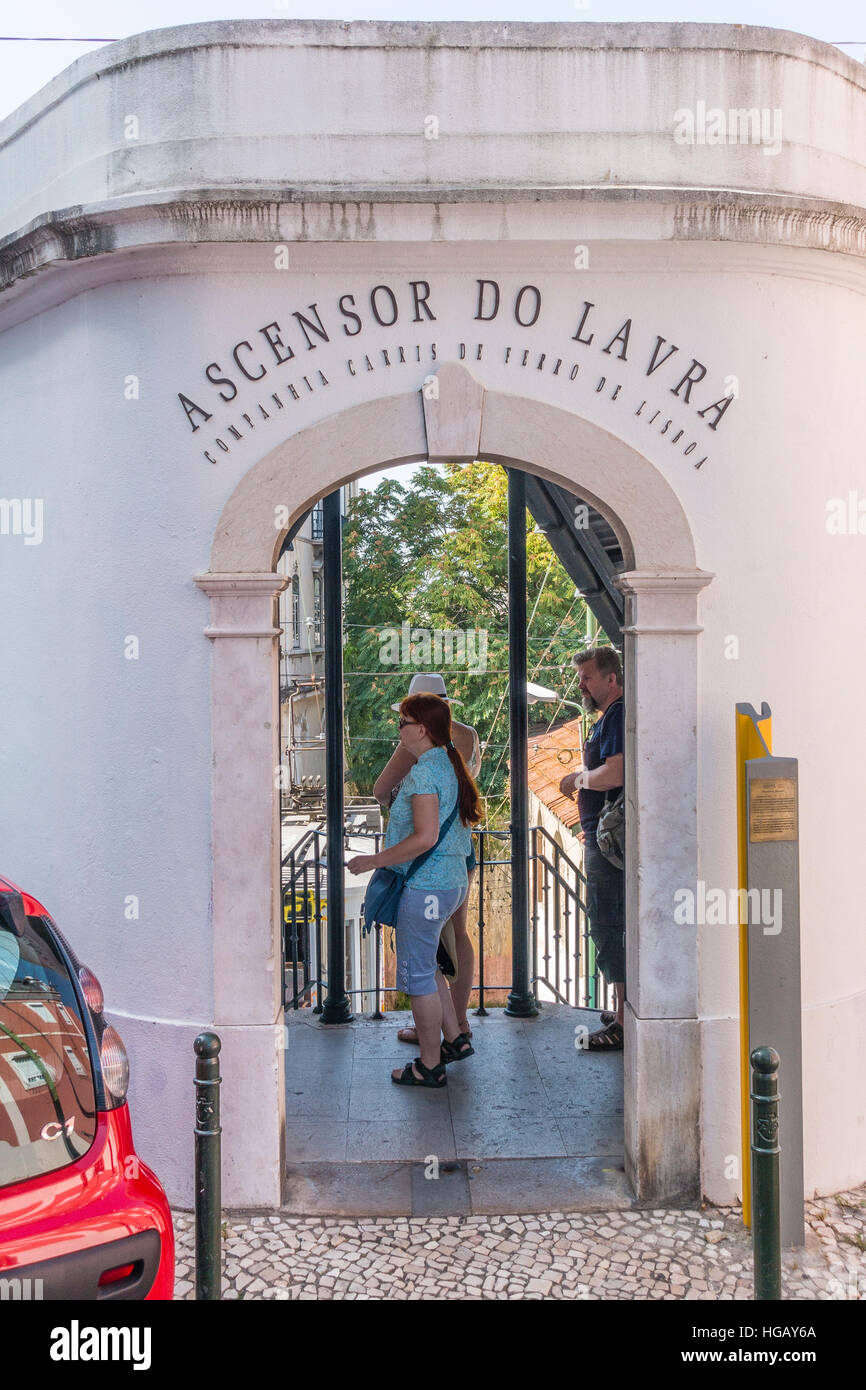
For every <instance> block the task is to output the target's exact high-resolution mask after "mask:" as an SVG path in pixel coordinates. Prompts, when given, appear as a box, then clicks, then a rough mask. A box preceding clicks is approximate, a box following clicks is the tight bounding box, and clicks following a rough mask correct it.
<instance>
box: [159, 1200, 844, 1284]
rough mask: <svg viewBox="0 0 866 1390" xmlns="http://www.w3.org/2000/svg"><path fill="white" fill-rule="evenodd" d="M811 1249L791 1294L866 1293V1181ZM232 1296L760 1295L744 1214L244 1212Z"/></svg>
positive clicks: (789, 1263) (179, 1233) (187, 1241)
mask: <svg viewBox="0 0 866 1390" xmlns="http://www.w3.org/2000/svg"><path fill="white" fill-rule="evenodd" d="M806 1211H807V1224H808V1233H807V1244H806V1248H805V1250H802V1251H791V1252H786V1253H785V1254H784V1255H783V1266H784V1270H783V1297H784V1298H785V1299H794V1300H804V1299H810V1300H814V1299H820V1300H825V1299H851V1300H853V1299H862V1298H866V1253H864V1252H866V1186H864V1187H861V1188H859V1189H858V1190H856V1191H851V1192H845V1193H841V1194H839V1195H838V1196H836V1197H824V1198H820V1199H818V1200H816V1201H811V1202H808V1203H807V1205H806ZM223 1230H224V1266H223V1268H224V1282H223V1297H224V1298H225V1299H241V1298H243V1299H334V1298H347V1299H356V1298H359V1299H386V1298H396V1299H410V1300H411V1299H452V1298H460V1299H467V1298H469V1299H488V1298H492V1299H515V1298H519V1299H525V1298H530V1299H543V1298H562V1299H685V1300H706V1301H716V1300H733V1299H743V1300H747V1299H751V1297H752V1262H751V1241H750V1237H749V1234H748V1233H747V1232H746V1231H745V1230H744V1228H743V1225H742V1219H741V1214H740V1212H739V1210H735V1209H732V1208H724V1209H722V1208H718V1207H705V1208H702V1209H701V1210H695V1211H664V1210H662V1211H613V1212H578V1213H574V1212H572V1213H570V1214H565V1213H562V1212H556V1211H554V1212H549V1213H547V1214H545V1215H533V1216H519V1215H515V1216H486V1217H482V1216H450V1217H423V1218H422V1217H408V1218H396V1219H394V1218H385V1217H379V1218H377V1219H356V1220H346V1219H345V1218H342V1217H340V1218H334V1219H321V1218H310V1217H297V1216H287V1215H285V1214H283V1213H280V1214H275V1215H270V1216H264V1215H253V1216H243V1215H236V1216H231V1217H229V1218H227V1219H226V1221H225V1223H224V1228H223ZM175 1235H176V1239H177V1288H176V1297H177V1298H178V1299H191V1298H193V1297H194V1286H193V1251H194V1226H193V1219H192V1217H191V1216H190V1215H189V1214H188V1213H184V1212H176V1213H175Z"/></svg>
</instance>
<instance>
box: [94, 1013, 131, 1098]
mask: <svg viewBox="0 0 866 1390" xmlns="http://www.w3.org/2000/svg"><path fill="white" fill-rule="evenodd" d="M99 1061H100V1065H101V1067H102V1076H103V1080H104V1081H105V1085H106V1087H107V1089H108V1090H109V1091H110V1092H111V1094H112V1096H113V1097H114V1099H115V1100H116V1101H121V1100H123V1099H124V1097H125V1096H126V1092H127V1090H128V1089H129V1058H128V1057H127V1055H126V1048H125V1047H124V1046H123V1042H122V1041H121V1037H120V1034H119V1033H118V1031H117V1029H116V1028H112V1026H111V1024H110V1023H109V1025H108V1027H107V1028H106V1029H105V1031H104V1033H103V1034H102V1041H101V1043H100V1046H99Z"/></svg>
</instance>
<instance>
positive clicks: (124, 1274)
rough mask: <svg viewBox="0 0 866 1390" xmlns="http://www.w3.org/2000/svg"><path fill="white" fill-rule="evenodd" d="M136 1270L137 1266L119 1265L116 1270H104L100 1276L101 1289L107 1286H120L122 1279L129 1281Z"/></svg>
mask: <svg viewBox="0 0 866 1390" xmlns="http://www.w3.org/2000/svg"><path fill="white" fill-rule="evenodd" d="M134 1269H135V1265H134V1264H131V1265H117V1266H116V1267H115V1268H114V1269H106V1270H103V1272H102V1274H100V1276H99V1287H100V1288H101V1289H104V1288H105V1285H106V1284H119V1283H120V1281H121V1279H128V1278H129V1276H130V1275H131V1274H132V1272H133V1270H134Z"/></svg>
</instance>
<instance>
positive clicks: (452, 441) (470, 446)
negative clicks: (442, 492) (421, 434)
mask: <svg viewBox="0 0 866 1390" xmlns="http://www.w3.org/2000/svg"><path fill="white" fill-rule="evenodd" d="M421 399H422V400H423V402H424V428H425V430H426V432H427V457H428V459H429V461H430V463H445V462H448V461H450V460H453V461H454V462H457V463H471V462H472V461H473V459H476V458H477V457H478V449H479V445H480V441H481V413H482V409H483V406H484V387H483V386H482V384H481V382H480V381H478V380H477V378H476V377H474V376H473V375H472V373H471V372H470V370H469V368H468V367H464V366H461V364H460V363H459V362H443V363H442V366H441V367H440V368H439V370H438V372H437V373H436V374H435V376H432V377H429V378H428V379H427V380H426V381H425V383H424V385H423V386H422V388H421Z"/></svg>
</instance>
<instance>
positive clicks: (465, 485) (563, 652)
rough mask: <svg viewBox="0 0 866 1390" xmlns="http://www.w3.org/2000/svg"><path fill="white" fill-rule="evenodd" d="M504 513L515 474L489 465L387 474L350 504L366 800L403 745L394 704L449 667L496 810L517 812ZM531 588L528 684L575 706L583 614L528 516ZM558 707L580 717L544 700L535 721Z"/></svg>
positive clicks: (354, 667) (354, 725) (349, 682)
mask: <svg viewBox="0 0 866 1390" xmlns="http://www.w3.org/2000/svg"><path fill="white" fill-rule="evenodd" d="M507 517H508V480H507V475H506V472H505V470H504V469H503V468H501V467H499V466H498V465H495V464H488V463H472V464H469V465H460V464H446V465H444V466H443V467H431V466H426V467H422V468H419V469H418V470H417V472H416V473H415V474H414V475H413V477H412V479H411V481H410V483H409V484H408V485H407V486H401V485H400V484H399V483H397V482H396V481H394V480H392V479H388V478H386V479H384V480H383V481H382V482H381V483H380V484H379V486H378V487H377V488H376V489H375V491H371V492H362V493H361V494H360V496H358V497H357V498H355V499H354V501H353V503H352V506H351V510H350V513H349V516H348V518H347V520H346V523H345V529H344V533H343V546H344V550H343V576H344V580H345V585H346V604H345V623H346V637H345V647H344V669H345V674H346V702H345V709H346V722H347V742H346V755H347V763H348V777H349V779H350V781H351V782H352V783H353V784H354V786H355V789H356V790H357V791H358V792H362V793H369V792H370V791H372V787H373V783H374V781H375V780H376V777H377V775H378V773H379V771H380V770H381V768H382V767H383V766H384V764H385V763H386V762H387V760H388V758H389V757H390V755H391V752H392V751H393V748H394V746H395V743H396V741H397V715H396V714H395V713H394V712H393V711H392V710H391V708H390V706H391V704H392V703H393V702H395V701H397V700H400V699H401V698H402V697H403V696H404V695H405V694H406V693H407V690H408V686H409V681H410V679H411V677H412V675H413V674H414V673H415V672H416V671H439V672H441V674H442V675H443V676H444V678H445V681H446V684H447V686H448V692H449V694H450V695H452V696H453V697H456V698H459V699H460V700H461V701H462V704H460V705H457V706H456V707H455V711H454V712H455V715H456V717H457V718H458V719H460V720H461V721H462V722H463V723H466V724H473V725H474V726H475V727H476V728H477V729H478V733H479V736H480V738H481V742H482V747H483V748H484V761H483V765H482V769H481V775H480V778H479V782H480V786H481V790H482V792H483V793H484V794H485V795H486V796H487V797H488V811H489V812H491V813H492V812H494V810H496V808H497V807H498V808H499V809H500V810H504V811H505V812H507V807H506V806H504V802H505V798H506V797H507V785H508V750H507V740H508V555H507ZM527 589H528V595H527V612H528V615H529V616H530V622H529V631H528V652H529V670H530V679H534V680H535V681H536V682H537V683H538V684H541V685H546V686H549V687H551V688H552V689H555V690H557V691H558V693H559V694H561V695H567V696H568V697H569V698H571V699H574V698H576V695H575V691H576V672H575V671H574V669H573V667H572V666H571V655H572V653H573V652H574V651H575V650H576V648H577V647H579V646H581V645H582V644H583V641H584V638H585V634H586V626H587V612H586V606H585V604H584V601H583V599H582V598H580V597H579V595H577V594H576V593H575V588H574V584H573V582H572V580H570V579H569V577H568V575H567V574H566V572H565V570H564V569H563V568H562V566H561V564H560V563H559V561H558V560H557V559H556V557H555V555H554V553H553V551H552V550H551V548H550V546H549V544H548V542H547V540H546V539H545V537H544V536H543V535H542V534H541V533H540V532H536V530H535V522H534V520H533V518H532V516H531V514H529V513H527ZM404 624H408V625H409V633H408V636H409V642H407V641H406V633H405V629H404V628H403V625H404ZM455 630H456V632H455ZM437 632H438V633H439V634H440V638H439V641H440V642H441V643H442V647H441V649H440V652H441V654H440V653H437V651H436V645H435V642H436V633H437ZM449 634H450V635H449ZM483 634H486V638H485V637H484V635H483ZM485 641H486V653H485V652H484V643H485ZM461 642H462V643H463V648H464V650H463V653H462V655H463V659H462V660H459V659H455V658H459V657H460V656H461ZM449 646H450V651H449ZM437 656H438V659H437ZM449 656H450V657H451V658H452V659H451V660H450V661H449V659H448V658H449ZM482 666H484V667H485V668H486V669H480V668H481V667H482ZM555 711H556V712H557V714H558V717H559V718H560V719H561V718H562V717H563V714H564V713H570V714H573V711H567V710H566V711H563V709H561V708H560V709H559V710H558V711H557V710H556V706H555V705H553V704H544V705H536V706H534V707H531V708H530V718H531V719H536V720H538V721H540V725H539V726H540V727H541V728H545V727H546V726H547V723H548V722H549V721H550V720H551V719H552V718H553V716H554V712H555ZM485 745H486V747H485ZM506 818H507V815H506ZM499 820H500V816H499V815H497V816H496V817H495V821H496V822H498V821H499Z"/></svg>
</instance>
